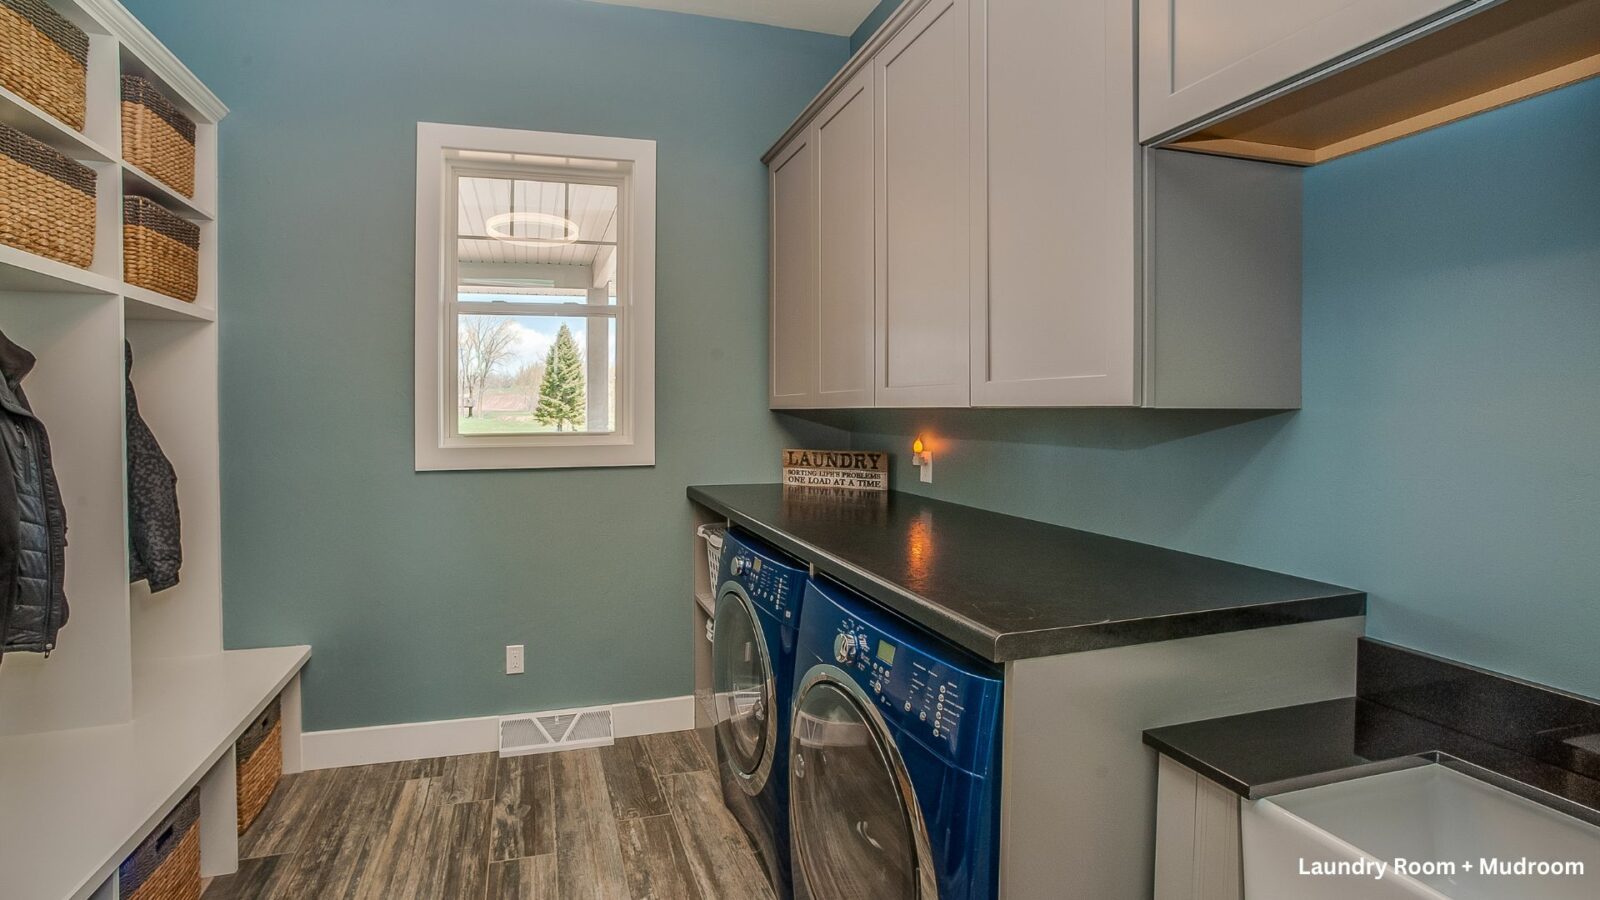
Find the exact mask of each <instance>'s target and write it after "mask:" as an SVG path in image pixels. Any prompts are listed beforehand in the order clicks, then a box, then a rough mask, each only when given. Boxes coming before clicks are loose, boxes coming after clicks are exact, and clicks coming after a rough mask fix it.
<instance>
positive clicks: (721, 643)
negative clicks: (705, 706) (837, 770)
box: [711, 590, 778, 794]
mask: <svg viewBox="0 0 1600 900" xmlns="http://www.w3.org/2000/svg"><path fill="white" fill-rule="evenodd" d="M716 622H717V630H716V636H715V638H714V640H713V642H712V645H711V689H712V692H713V693H714V695H715V702H716V716H717V744H718V745H719V746H720V747H721V748H722V753H723V758H724V759H725V760H726V761H727V763H728V767H729V768H730V769H731V770H732V771H733V773H734V774H735V775H736V776H738V781H739V784H740V785H741V786H742V787H743V788H744V789H745V791H746V792H748V793H750V794H755V793H757V792H759V791H760V790H761V788H762V787H764V786H765V785H766V782H767V776H768V774H770V773H771V771H772V755H773V751H774V750H775V749H776V748H775V747H774V746H773V745H774V744H775V743H776V742H777V729H778V720H777V719H776V718H775V717H774V716H775V714H776V711H775V710H774V709H773V706H774V705H775V704H776V687H775V685H774V683H773V680H772V661H771V660H770V659H768V658H767V643H766V641H765V640H764V639H762V637H761V625H760V623H759V622H757V621H756V612H755V609H754V608H753V607H752V606H751V605H750V601H749V600H748V599H747V598H746V597H745V596H744V592H743V591H739V590H725V591H723V593H722V596H721V597H720V598H719V599H718V600H717V614H716Z"/></svg>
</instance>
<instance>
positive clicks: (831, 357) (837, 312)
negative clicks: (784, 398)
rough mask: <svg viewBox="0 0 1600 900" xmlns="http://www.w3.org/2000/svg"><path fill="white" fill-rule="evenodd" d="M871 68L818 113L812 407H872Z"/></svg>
mask: <svg viewBox="0 0 1600 900" xmlns="http://www.w3.org/2000/svg"><path fill="white" fill-rule="evenodd" d="M873 99H874V98H873V91H872V70H871V69H863V70H862V71H860V72H858V73H856V76H855V77H854V78H853V79H851V81H850V83H849V84H847V85H845V88H844V90H842V91H840V92H839V93H838V95H837V96H835V97H834V98H833V99H832V100H830V101H829V102H828V105H827V106H826V107H824V108H823V110H822V112H821V113H819V114H818V115H817V122H816V134H815V137H814V138H813V139H812V140H813V142H814V143H815V145H816V152H817V171H818V181H819V188H818V193H819V197H820V203H821V207H820V215H819V219H820V222H821V229H820V231H821V234H820V238H819V254H820V257H821V264H822V267H821V285H822V289H821V296H820V298H819V306H818V326H819V329H820V330H819V332H818V336H817V347H818V352H817V398H816V399H817V403H816V405H817V406H835V407H845V406H871V405H872V403H873V392H872V386H873V383H874V381H875V380H876V377H877V373H876V371H875V370H874V362H873V361H874V359H875V358H876V346H877V339H876V334H877V328H876V323H875V317H876V315H877V311H876V306H875V301H876V297H877V290H878V273H877V268H876V266H875V258H876V254H875V252H874V251H875V248H874V242H875V241H876V240H877V233H876V230H875V222H876V218H877V217H876V215H875V205H874V204H873V202H872V197H873V183H874V171H873V170H874V156H873V152H872V151H873V140H874V122H873V116H872V108H873Z"/></svg>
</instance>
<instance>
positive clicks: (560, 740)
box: [500, 706, 614, 756]
mask: <svg viewBox="0 0 1600 900" xmlns="http://www.w3.org/2000/svg"><path fill="white" fill-rule="evenodd" d="M613 742H614V738H613V737H612V734H611V708H610V707H609V706H596V707H593V708H590V709H564V710H558V711H556V712H543V713H523V714H521V715H515V716H502V717H501V718H500V755H501V756H522V755H525V754H528V753H553V752H555V751H557V750H577V749H579V748H582V747H604V746H607V745H609V744H611V743H613Z"/></svg>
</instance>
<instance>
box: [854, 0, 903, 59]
mask: <svg viewBox="0 0 1600 900" xmlns="http://www.w3.org/2000/svg"><path fill="white" fill-rule="evenodd" d="M902 2H903V0H879V2H878V5H877V6H874V7H873V8H872V12H869V13H867V17H866V18H865V19H862V20H861V24H860V25H857V26H856V30H855V33H853V34H851V35H850V52H851V53H854V52H856V51H857V50H859V49H861V45H862V44H865V43H866V42H867V39H868V38H870V37H872V33H873V32H874V31H877V30H878V26H879V25H882V24H883V20H884V19H887V18H889V14H890V13H893V12H894V11H895V10H896V9H898V8H899V7H900V4H901V3H902Z"/></svg>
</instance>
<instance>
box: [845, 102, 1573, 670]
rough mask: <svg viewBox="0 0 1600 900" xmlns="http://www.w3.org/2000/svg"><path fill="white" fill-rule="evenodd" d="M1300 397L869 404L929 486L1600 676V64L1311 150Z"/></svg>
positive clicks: (1465, 647)
mask: <svg viewBox="0 0 1600 900" xmlns="http://www.w3.org/2000/svg"><path fill="white" fill-rule="evenodd" d="M1305 185H1306V204H1305V235H1304V239H1305V288H1304V290H1305V335H1304V347H1305V405H1304V408H1303V409H1302V410H1300V411H1299V412H1294V413H1287V414H1279V415H1266V416H1262V415H1247V414H1239V413H1173V412H1144V411H1112V412H1094V411H1070V410H1052V411H1031V412H1029V411H961V412H947V413H942V414H929V413H918V412H870V413H859V414H851V415H840V416H832V417H818V418H819V419H821V420H822V421H827V422H829V423H831V424H835V425H842V426H845V427H849V428H851V429H853V430H855V431H857V432H858V434H857V436H856V438H855V442H856V444H857V445H858V446H861V447H867V448H877V449H889V450H893V451H897V452H898V453H899V455H898V456H896V458H895V465H894V468H895V470H896V471H895V481H896V486H897V487H900V488H902V489H906V490H914V491H917V490H922V487H921V486H919V485H917V484H916V483H915V475H916V470H915V469H913V468H912V467H911V466H910V465H908V464H907V462H908V460H907V459H906V455H905V454H906V450H907V448H908V446H909V444H910V442H911V435H912V434H914V433H915V432H916V431H918V430H919V429H925V430H926V431H927V432H929V433H930V434H932V435H937V436H938V437H939V440H938V441H937V443H936V446H937V448H938V451H937V456H936V464H935V472H936V474H937V479H936V481H935V483H934V484H933V485H931V486H930V487H928V489H927V490H926V493H928V494H931V495H934V496H938V497H944V498H947V499H951V500H956V501H959V502H963V503H970V504H974V505H977V506H984V507H989V508H993V509H998V510H1002V511H1005V512H1009V513H1015V514H1018V515H1022V516H1027V517H1030V518H1036V519H1045V520H1048V521H1052V522H1059V523H1062V524H1066V525H1073V526H1078V527H1082V528H1087V529H1091V530H1095V531H1101V532H1107V533H1111V534H1117V535H1123V536H1127V537H1132V538H1135V539H1139V540H1146V541H1151V542H1155V543H1159V544H1164V545H1168V546H1173V547H1179V548H1183V549H1188V550H1193V551H1197V552H1200V553H1206V554H1210V555H1214V556H1219V557H1224V558H1227V559H1233V560H1239V561H1242V562H1246V563H1253V564H1257V565H1262V566H1267V567H1270V568H1274V569H1280V570H1284V571H1288V572H1293V573H1296V574H1300V575H1306V576H1310V577H1313V578H1322V579H1327V580H1330V581H1335V582H1339V583H1342V584H1348V585H1351V586H1354V587H1358V588H1363V589H1365V590H1367V591H1369V592H1370V594H1371V607H1370V609H1371V614H1370V619H1369V622H1368V629H1369V632H1370V633H1371V634H1373V635H1375V636H1377V637H1380V638H1385V639H1388V640H1392V641H1396V642H1398V643H1401V644H1405V645H1408V646H1412V647H1417V648H1419V649H1422V650H1425V651H1430V652H1433V653H1438V654H1441V655H1444V656H1448V657H1453V658H1456V659H1461V660H1465V661H1467V662H1470V663H1475V664H1478V665H1482V666H1486V667H1489V668H1492V669H1497V670H1500V671H1504V672H1509V673H1511V674H1514V675H1518V676H1522V677H1526V678H1531V679H1535V680H1538V681H1542V682H1546V683H1549V684H1553V685H1557V686H1559V687H1563V688H1566V689H1569V690H1575V691H1580V692H1582V693H1585V694H1589V695H1591V696H1600V656H1597V655H1596V647H1597V638H1600V562H1597V559H1600V551H1597V547H1600V81H1593V82H1589V83H1586V84H1581V85H1577V86H1574V87H1570V88H1567V89H1566V90H1563V91H1560V92H1558V93H1554V94H1550V95H1547V96H1544V97H1539V98H1535V99H1533V100H1529V101H1527V102H1524V103H1521V104H1518V105H1516V106H1512V107H1509V108H1506V109H1503V110H1500V111H1498V112H1495V113H1492V114H1489V115H1485V116H1481V117H1479V118H1475V119H1471V120H1468V121H1464V122H1461V123H1458V124H1455V125H1452V126H1450V127H1448V128H1444V129H1441V130H1439V131H1435V132H1432V133H1429V134H1424V135H1419V136H1417V137H1414V138H1411V139H1409V140H1405V141H1401V142H1399V143H1395V144H1392V145H1389V146H1386V147H1381V148H1378V149H1375V150H1372V151H1370V152H1367V153H1363V154H1360V155H1358V156H1353V157H1349V158H1347V159H1344V160H1340V161H1336V162H1332V163H1328V164H1325V165H1323V166H1319V167H1317V168H1315V169H1311V170H1309V171H1308V172H1307V174H1306V182H1305Z"/></svg>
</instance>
